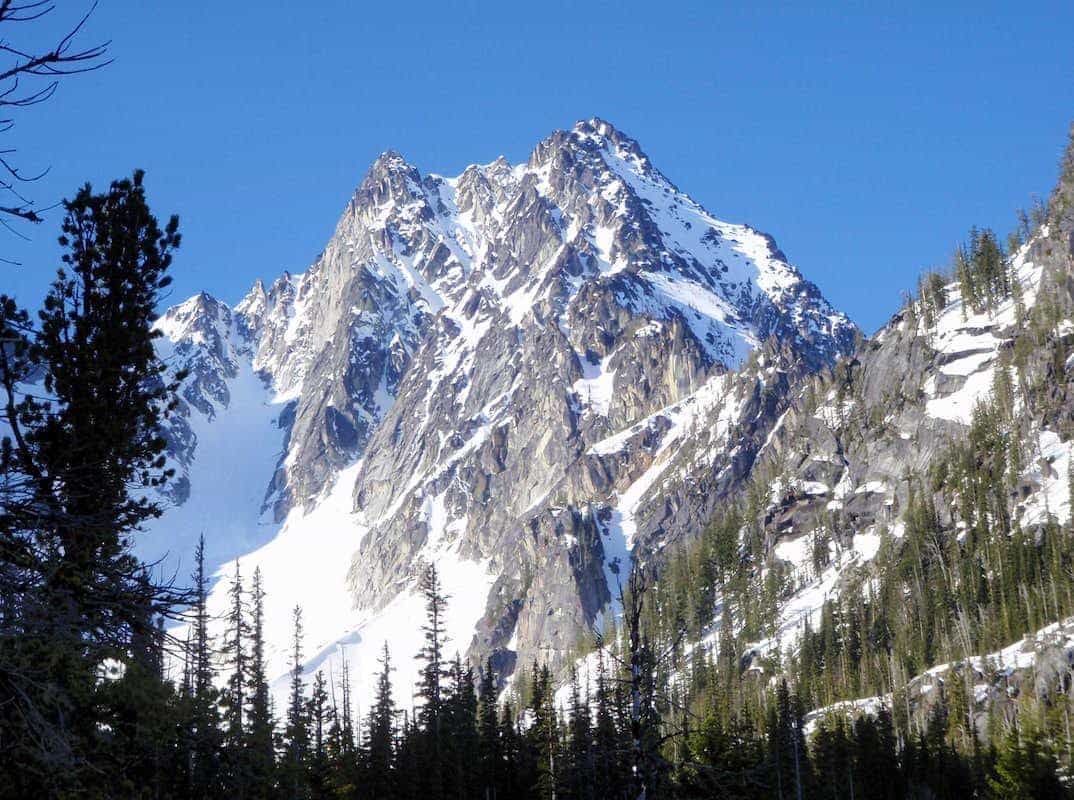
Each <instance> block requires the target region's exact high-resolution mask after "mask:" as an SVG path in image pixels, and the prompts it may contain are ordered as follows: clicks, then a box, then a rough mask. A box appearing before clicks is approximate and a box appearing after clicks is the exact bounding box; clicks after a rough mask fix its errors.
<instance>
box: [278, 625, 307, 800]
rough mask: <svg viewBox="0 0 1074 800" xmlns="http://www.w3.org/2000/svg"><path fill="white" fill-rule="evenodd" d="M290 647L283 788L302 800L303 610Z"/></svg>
mask: <svg viewBox="0 0 1074 800" xmlns="http://www.w3.org/2000/svg"><path fill="white" fill-rule="evenodd" d="M293 619H294V630H293V635H292V643H291V689H290V692H289V694H288V701H287V724H286V729H285V731H284V755H283V763H282V764H281V770H282V779H281V780H282V784H283V787H284V790H285V793H286V796H287V798H289V800H303V799H304V798H306V797H308V795H309V781H308V779H307V775H306V763H307V762H306V760H307V758H308V756H309V715H308V714H307V708H306V703H305V701H304V697H303V693H304V685H305V682H304V681H303V680H302V609H301V607H299V606H295V609H294V612H293Z"/></svg>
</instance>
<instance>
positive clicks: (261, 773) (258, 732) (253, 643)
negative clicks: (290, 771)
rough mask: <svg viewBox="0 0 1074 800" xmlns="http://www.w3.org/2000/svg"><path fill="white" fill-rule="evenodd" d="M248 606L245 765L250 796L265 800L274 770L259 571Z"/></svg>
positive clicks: (269, 790) (258, 571) (263, 601)
mask: <svg viewBox="0 0 1074 800" xmlns="http://www.w3.org/2000/svg"><path fill="white" fill-rule="evenodd" d="M250 603H251V606H252V617H251V621H250V653H249V663H248V668H247V687H246V692H245V698H246V702H247V704H248V708H247V711H246V722H247V725H248V727H249V730H248V733H247V737H246V738H247V765H248V768H249V776H250V796H251V797H253V798H257V800H266V799H267V798H269V797H270V796H271V795H272V790H273V785H274V775H275V770H276V754H275V742H274V731H275V728H276V721H275V719H274V718H273V714H272V697H271V695H270V694H269V685H268V675H267V673H266V667H265V588H264V584H263V583H262V579H261V568H260V567H257V568H255V569H254V576H253V584H252V586H251V590H250Z"/></svg>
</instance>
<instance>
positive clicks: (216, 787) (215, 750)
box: [188, 535, 223, 798]
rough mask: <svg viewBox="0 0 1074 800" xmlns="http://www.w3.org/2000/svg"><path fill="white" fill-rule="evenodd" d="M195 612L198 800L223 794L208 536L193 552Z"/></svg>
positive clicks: (192, 702)
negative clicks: (207, 569)
mask: <svg viewBox="0 0 1074 800" xmlns="http://www.w3.org/2000/svg"><path fill="white" fill-rule="evenodd" d="M192 582H193V585H194V596H195V601H194V609H193V619H192V621H191V626H192V628H193V631H192V641H191V648H192V649H191V652H190V654H189V659H190V665H191V666H190V675H191V679H190V699H189V722H188V726H189V731H190V734H189V736H190V739H189V741H190V755H189V763H190V785H191V788H192V791H193V793H194V794H196V795H197V796H199V797H206V798H209V797H217V796H218V795H219V794H221V784H220V781H221V777H222V776H221V775H220V769H219V757H218V756H219V752H220V748H221V747H222V745H223V733H222V729H221V727H220V714H219V711H218V702H219V699H220V693H219V692H218V691H217V689H216V686H215V681H214V677H215V673H214V670H213V663H212V643H211V641H210V638H209V612H208V608H207V603H208V596H209V581H208V578H207V577H206V575H205V536H204V535H202V536H201V537H199V539H198V546H197V549H196V550H195V551H194V574H193V576H192Z"/></svg>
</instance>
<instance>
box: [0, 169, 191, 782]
mask: <svg viewBox="0 0 1074 800" xmlns="http://www.w3.org/2000/svg"><path fill="white" fill-rule="evenodd" d="M142 179H143V174H142V173H141V172H135V173H134V175H133V177H132V178H130V179H124V180H120V181H115V182H113V183H112V185H111V186H110V187H109V189H108V190H107V191H106V192H103V193H99V194H95V193H94V192H93V191H92V189H91V187H90V186H88V185H87V186H85V187H84V188H83V189H81V190H80V191H79V192H78V194H77V195H76V196H75V198H74V199H73V200H69V201H65V202H64V209H65V217H64V220H63V225H62V231H63V235H62V236H61V237H60V245H61V247H62V248H63V249H64V251H65V252H64V254H63V256H62V262H63V267H62V268H61V269H60V270H59V271H58V274H57V277H56V280H55V281H54V282H53V284H52V286H51V287H50V289H49V291H48V294H47V296H46V298H45V302H44V306H43V308H42V310H41V311H40V312H39V314H38V320H39V324H38V325H36V326H35V325H34V324H33V323H32V322H31V320H30V316H29V315H28V314H27V313H26V312H25V311H22V310H21V309H19V308H18V307H17V305H16V304H15V302H14V301H13V300H12V299H11V298H8V297H6V296H3V297H0V336H2V338H3V340H4V346H3V347H2V348H0V392H2V395H3V403H2V407H3V412H2V415H3V423H4V425H3V427H4V428H5V435H4V437H3V444H2V446H0V471H2V480H0V507H2V513H0V543H2V550H0V569H2V572H0V609H2V611H0V623H2V626H3V627H2V628H0V633H2V636H3V638H2V642H0V644H2V646H0V692H2V695H3V697H4V698H5V702H3V703H0V748H2V749H3V758H4V760H5V761H7V762H8V763H19V764H22V765H23V767H22V769H20V770H19V774H18V776H13V783H12V784H9V785H8V787H6V788H10V790H11V791H14V792H17V793H22V794H25V795H26V796H53V795H55V794H58V793H67V792H79V791H90V790H91V787H93V786H98V788H99V787H100V784H101V782H102V781H106V778H105V777H104V776H105V775H106V773H107V772H108V771H109V768H108V766H107V765H106V764H104V763H103V761H102V759H103V758H104V755H103V754H102V753H99V752H98V750H97V749H98V746H100V745H106V744H107V737H101V736H100V732H101V728H100V727H99V725H98V723H99V721H100V720H99V718H98V712H99V710H100V706H99V704H98V698H97V695H98V692H99V691H100V690H101V688H102V687H101V684H100V682H99V680H98V677H99V676H98V674H97V673H98V669H99V666H100V665H101V664H102V663H104V662H105V661H106V660H112V661H118V662H123V663H126V662H128V661H129V660H130V657H131V656H130V652H129V645H130V643H131V640H132V637H133V636H135V635H143V636H144V635H149V633H150V631H147V630H145V626H146V625H147V624H152V623H151V620H152V619H153V616H154V614H155V613H157V612H159V611H166V610H167V609H168V608H169V607H170V605H171V604H172V603H173V602H174V601H175V600H176V599H178V598H176V597H175V596H174V595H172V594H171V593H169V592H167V591H166V590H165V589H164V588H163V587H161V586H158V585H156V584H155V583H154V582H153V580H152V579H151V576H150V573H149V571H148V570H145V569H144V568H143V566H142V565H141V564H140V563H139V561H138V560H137V559H136V558H135V557H134V556H133V554H132V553H131V549H130V536H131V534H132V533H133V532H134V531H135V530H137V529H138V527H139V526H140V525H141V524H142V523H143V522H145V521H146V520H148V519H152V518H153V517H156V516H158V515H159V514H160V512H161V509H160V507H159V506H158V505H157V504H156V503H154V502H152V501H150V500H149V499H148V498H149V497H150V496H151V493H148V492H144V491H142V489H143V488H149V487H156V486H159V485H161V484H162V483H163V482H164V481H166V480H167V479H168V477H170V475H171V472H170V470H169V469H167V468H166V466H165V457H164V446H165V445H164V440H163V438H162V437H161V435H160V431H159V428H160V423H161V422H162V421H163V420H164V419H165V418H166V417H167V416H168V415H169V414H170V413H171V412H172V411H173V410H174V408H175V403H176V399H175V390H176V388H177V380H178V379H180V378H181V377H182V376H181V375H177V376H174V378H169V377H168V376H167V375H166V371H165V367H164V365H163V364H162V363H161V362H160V360H159V359H158V358H157V355H156V352H155V349H154V347H153V339H154V338H155V337H156V336H158V335H159V333H158V332H156V331H154V329H153V328H152V323H153V321H154V319H155V318H156V316H155V315H156V307H157V304H158V302H159V300H160V298H161V290H162V289H164V288H165V287H166V286H167V285H168V283H169V282H170V277H169V276H168V275H167V274H166V272H167V270H168V268H169V267H170V265H171V259H172V251H173V250H174V249H175V248H176V247H178V245H179V238H180V237H179V233H178V219H177V218H175V217H172V218H171V219H170V220H169V222H168V223H167V224H166V225H165V227H164V229H161V228H160V226H159V225H158V223H157V220H156V218H155V217H154V216H153V215H152V213H151V212H150V210H149V206H148V204H147V203H146V199H145V190H144V187H143V185H142ZM31 379H34V380H40V381H41V384H42V386H43V391H42V390H40V389H39V390H35V391H25V390H24V388H23V385H24V384H26V383H27V382H29V381H30V380H31Z"/></svg>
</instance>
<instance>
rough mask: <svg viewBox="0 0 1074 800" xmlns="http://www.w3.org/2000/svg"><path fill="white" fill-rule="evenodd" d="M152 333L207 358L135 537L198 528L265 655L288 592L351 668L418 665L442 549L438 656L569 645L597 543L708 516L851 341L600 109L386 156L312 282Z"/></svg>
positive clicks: (296, 282)
mask: <svg viewBox="0 0 1074 800" xmlns="http://www.w3.org/2000/svg"><path fill="white" fill-rule="evenodd" d="M159 326H160V328H161V330H162V331H163V332H164V334H165V337H164V339H163V340H162V345H161V347H162V354H163V355H165V356H166V357H167V358H169V359H173V360H178V361H181V362H182V363H184V364H187V365H189V366H191V368H192V369H191V377H190V378H189V379H188V380H187V382H186V384H185V385H184V387H183V396H184V406H183V415H182V416H181V418H180V419H179V420H178V421H177V422H176V424H175V425H174V426H173V428H172V430H171V431H170V434H171V435H170V440H171V445H172V449H171V456H172V459H173V461H174V463H175V464H176V466H177V467H178V469H179V471H180V474H181V477H182V480H180V481H179V482H178V483H177V484H176V485H175V486H174V488H173V490H172V492H171V495H170V498H169V499H170V501H171V502H173V503H174V504H175V505H176V508H175V509H174V510H173V511H171V512H169V513H168V514H166V515H165V517H164V518H163V519H162V520H161V521H160V523H159V525H158V527H157V528H156V529H155V530H154V531H153V532H151V533H152V534H155V535H149V536H147V537H146V538H145V540H144V542H143V549H144V552H145V553H146V554H150V553H152V552H154V548H156V552H159V551H160V550H161V549H168V550H170V551H172V552H174V553H189V552H190V549H191V546H190V543H191V541H192V539H194V538H196V537H197V535H198V534H199V533H200V532H202V531H204V533H205V536H206V539H207V542H208V552H209V554H210V556H211V561H212V563H213V565H214V566H221V565H223V568H224V569H225V570H229V569H231V567H230V566H228V565H227V564H226V563H225V562H228V561H230V560H231V559H233V558H234V557H236V556H239V555H242V567H241V568H242V570H243V572H244V574H246V575H249V573H250V572H251V571H252V569H253V567H254V566H255V565H260V566H261V567H262V570H263V572H264V573H265V582H266V584H267V588H268V593H269V595H268V598H269V599H268V602H269V611H270V637H271V640H272V641H271V642H270V644H272V645H273V646H274V647H275V648H276V650H275V651H274V652H275V653H276V654H275V656H274V660H273V662H272V667H273V669H274V671H275V674H281V673H282V671H283V669H284V668H285V662H284V658H283V653H282V645H283V643H284V642H285V641H286V638H287V636H286V626H287V625H289V619H290V608H291V607H293V606H294V605H296V604H300V605H302V606H303V607H304V609H305V617H306V620H307V640H308V641H307V651H308V652H309V653H315V654H316V655H315V656H313V658H312V660H311V665H316V664H320V665H323V666H326V668H329V669H333V670H334V669H336V664H335V661H338V659H339V658H340V657H341V656H342V654H344V653H345V654H346V656H347V658H348V659H349V660H350V661H351V666H352V670H351V672H352V674H353V675H355V676H356V677H358V678H361V679H365V678H366V676H367V673H370V672H371V668H372V663H373V662H372V656H373V654H375V652H376V651H377V650H378V649H379V647H380V646H381V644H382V641H383V640H384V639H387V640H388V641H389V643H390V644H392V646H393V647H394V648H396V649H397V650H398V651H399V653H398V656H399V659H400V663H402V664H409V656H410V655H411V651H413V650H414V649H415V645H416V639H415V637H416V631H417V626H418V621H417V620H416V619H414V617H415V615H416V614H418V612H419V610H420V608H419V603H418V601H417V599H416V597H415V595H414V586H415V582H416V580H417V578H418V576H419V575H420V573H421V572H422V570H423V569H424V568H425V565H427V564H429V563H434V564H436V565H437V566H438V567H439V569H440V572H441V576H442V578H443V579H444V581H445V583H446V589H447V591H448V593H449V594H450V595H451V601H450V608H451V614H452V618H451V623H450V625H449V630H450V631H451V634H452V644H451V645H449V647H450V648H452V649H456V648H457V649H458V650H460V651H461V652H464V653H469V655H470V656H471V657H472V658H475V659H478V658H484V657H492V658H493V659H494V661H495V662H496V664H497V666H498V668H499V669H501V670H503V671H510V670H511V669H512V668H513V666H514V664H515V663H516V662H517V661H518V660H519V659H522V660H523V661H525V660H529V659H532V658H534V657H537V656H541V657H542V658H545V659H549V660H551V661H553V662H556V663H558V661H559V660H560V659H561V658H562V657H563V655H564V654H565V653H566V652H567V651H569V649H570V648H571V647H572V646H573V645H574V643H575V642H576V640H577V638H578V636H579V635H581V634H582V633H583V632H585V631H586V630H588V628H589V626H591V625H592V624H593V623H594V621H595V620H597V619H599V617H600V615H601V614H602V613H604V612H605V611H606V610H607V609H608V608H609V603H610V599H611V593H610V592H609V587H608V578H607V571H608V565H609V563H610V561H611V560H612V559H613V558H615V557H619V558H625V557H627V556H628V554H629V552H630V551H631V550H632V549H633V550H634V551H635V552H637V549H638V548H641V549H642V551H649V550H652V549H656V548H659V547H660V546H662V544H663V543H665V542H667V541H671V540H674V539H677V538H682V537H685V536H689V535H692V533H696V527H697V524H698V521H699V520H700V519H701V518H703V516H704V515H705V513H706V509H707V508H708V507H709V506H708V504H710V503H711V502H713V500H714V498H716V497H718V496H720V494H721V493H723V492H728V491H730V490H731V489H732V488H733V487H734V486H736V485H737V484H738V483H740V482H741V481H742V480H743V479H744V477H745V476H746V475H747V474H748V471H749V467H750V464H751V463H752V459H753V457H754V456H755V455H756V452H757V451H758V450H759V449H760V447H761V446H762V444H763V442H764V441H765V439H766V437H767V436H768V435H769V434H770V432H771V427H772V426H773V425H774V424H775V421H776V417H777V416H778V414H779V412H780V411H782V405H781V404H782V402H783V399H782V398H783V397H784V395H785V390H786V387H787V385H788V384H789V382H790V380H791V378H792V376H793V375H794V374H799V373H806V372H810V371H813V370H816V369H820V368H822V367H824V366H826V365H828V364H830V363H831V362H832V361H833V360H834V359H835V357H836V356H837V355H839V354H840V353H844V352H847V351H848V350H849V348H850V347H851V344H852V342H853V339H854V335H855V329H854V327H853V325H852V324H851V323H850V322H849V321H848V320H847V319H846V318H845V317H844V316H843V315H841V314H839V313H838V312H836V311H835V310H833V309H832V308H831V306H830V305H829V304H828V303H827V302H826V301H825V300H824V299H823V298H822V297H821V296H820V293H819V292H818V291H817V289H816V287H815V286H813V285H812V284H811V283H809V282H808V281H806V280H805V279H804V278H803V277H802V276H801V275H800V274H799V273H798V272H797V270H795V269H794V268H793V267H792V266H790V265H789V263H788V262H787V261H786V259H785V257H784V256H783V254H782V253H781V252H780V251H779V250H778V249H777V248H776V246H775V244H774V242H773V241H772V240H771V238H770V237H768V236H766V235H764V234H761V233H759V232H757V231H755V230H753V229H752V228H749V227H748V226H744V225H735V224H730V223H725V222H722V221H720V220H718V219H716V218H714V217H713V216H712V215H710V214H709V213H708V212H707V211H705V210H704V209H703V208H701V207H700V206H699V205H698V204H697V203H696V202H694V201H693V200H692V199H691V198H689V197H688V196H687V195H685V194H684V193H682V192H681V191H679V190H678V189H677V188H676V187H675V186H674V185H673V184H671V183H670V181H668V180H667V179H666V178H665V177H664V176H663V175H661V174H660V173H659V172H658V171H657V170H656V168H655V167H653V166H652V164H651V163H650V161H649V159H648V157H647V156H646V155H645V154H644V153H643V152H642V151H641V149H640V147H639V146H638V144H637V143H636V142H635V141H633V140H632V139H630V138H629V137H627V136H625V135H624V134H622V133H621V132H619V131H617V130H616V129H615V128H613V127H612V126H611V125H610V124H608V123H606V122H604V121H601V120H597V119H593V120H588V121H584V122H580V123H578V124H577V125H575V126H574V128H573V129H571V130H570V131H559V132H556V133H554V134H552V135H551V136H550V137H548V138H547V139H545V140H544V141H542V142H541V143H540V144H539V145H538V146H537V147H536V149H535V150H534V151H533V153H532V155H531V156H530V158H529V160H528V161H527V162H525V163H523V164H518V165H510V164H508V163H507V162H506V161H504V160H503V159H498V160H497V161H494V162H492V163H490V164H487V165H482V166H471V167H469V168H467V169H466V170H465V171H464V172H463V173H462V174H461V175H459V176H457V177H454V178H444V177H440V176H437V175H423V174H422V173H420V172H419V171H418V170H417V169H416V168H415V167H413V166H412V165H410V164H408V163H407V162H406V161H405V160H404V159H403V158H402V157H401V156H399V155H398V154H396V153H392V152H389V153H385V154H383V155H382V156H380V157H379V158H378V159H377V161H376V162H375V163H374V164H373V166H372V168H371V169H370V171H369V173H368V175H367V176H366V178H365V179H364V180H363V181H362V184H361V185H360V187H359V188H358V190H357V192H356V193H355V195H354V197H353V198H352V200H351V201H350V202H349V203H348V205H347V207H346V209H345V211H344V213H343V215H342V217H341V219H340V221H339V223H338V225H337V228H336V231H335V233H334V235H333V237H332V238H331V240H330V241H329V243H328V245H327V246H326V248H325V250H324V252H323V253H322V254H321V256H320V257H319V258H318V259H317V260H316V261H315V262H314V264H312V265H311V266H310V267H309V268H308V269H307V270H306V271H304V272H303V273H301V274H295V275H292V274H288V273H285V274H284V275H283V276H282V277H280V278H279V279H277V280H276V281H275V282H273V283H272V284H271V286H269V287H268V288H266V287H265V286H264V285H263V284H262V283H261V282H258V283H257V284H256V285H255V286H254V288H253V289H252V290H251V291H250V293H249V294H248V295H247V297H246V298H244V299H243V300H242V301H241V302H240V303H239V304H238V305H236V306H235V307H234V308H230V309H229V308H227V307H226V306H224V305H223V304H220V303H218V302H216V301H214V300H212V298H209V297H208V296H206V295H199V296H198V297H196V298H193V299H191V300H190V301H187V302H186V303H184V304H181V305H180V306H177V307H176V308H174V309H172V310H170V311H169V312H168V313H167V314H166V315H165V316H164V317H163V318H162V319H161V321H160V323H159ZM771 341H777V342H778V343H779V347H778V348H774V349H773V350H772V352H771V353H770V355H769V356H768V357H767V358H768V360H767V361H765V359H762V360H761V362H760V363H759V365H753V366H752V367H751V369H750V370H747V371H746V372H745V373H743V374H741V375H735V376H730V375H729V374H728V372H729V370H735V369H736V368H738V367H739V366H741V365H742V364H743V363H744V362H745V361H746V359H747V356H748V355H749V353H751V351H754V350H755V349H757V348H758V347H759V346H760V345H761V344H762V343H764V342H771ZM777 350H778V351H779V352H778V358H777V357H776V356H777V353H776V351H777ZM702 440H703V445H699V444H698V443H699V441H702ZM212 602H213V603H214V604H216V605H219V604H220V603H222V594H221V592H220V591H217V592H216V593H215V594H214V597H213V600H212ZM403 671H404V672H405V671H406V670H403ZM408 679H409V678H408V676H406V675H402V674H401V675H400V677H399V680H400V681H401V682H402V683H403V684H405V683H406V681H407V680H408Z"/></svg>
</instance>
